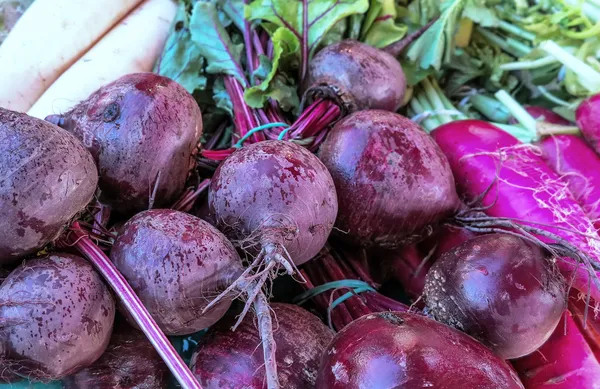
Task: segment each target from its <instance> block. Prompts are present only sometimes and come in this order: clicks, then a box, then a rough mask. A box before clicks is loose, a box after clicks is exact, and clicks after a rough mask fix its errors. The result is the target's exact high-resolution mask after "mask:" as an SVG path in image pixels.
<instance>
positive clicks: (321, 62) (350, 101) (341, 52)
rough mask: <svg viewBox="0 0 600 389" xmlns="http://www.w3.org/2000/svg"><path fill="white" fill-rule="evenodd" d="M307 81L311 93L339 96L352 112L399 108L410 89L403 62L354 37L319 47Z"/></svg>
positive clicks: (311, 94) (313, 94) (308, 93)
mask: <svg viewBox="0 0 600 389" xmlns="http://www.w3.org/2000/svg"><path fill="white" fill-rule="evenodd" d="M306 84H307V86H308V90H307V95H308V96H309V97H311V96H312V97H317V96H319V95H320V94H324V95H325V96H327V95H333V96H336V98H338V99H339V100H340V101H341V102H342V103H343V104H344V106H345V107H346V108H347V109H348V111H350V112H353V111H356V110H363V109H382V110H386V111H391V112H395V111H397V110H398V108H400V106H401V104H402V102H403V100H404V94H405V93H406V79H405V76H404V71H403V70H402V66H400V62H398V60H397V59H396V58H394V57H393V56H392V55H390V54H388V53H386V52H384V51H382V50H379V49H376V48H374V47H372V46H369V45H366V44H364V43H361V42H358V41H353V40H345V41H341V42H338V43H334V44H332V45H329V46H327V47H325V48H323V49H322V50H321V51H319V52H318V53H317V55H315V57H314V58H313V59H312V61H311V62H310V64H309V68H308V77H307V81H306Z"/></svg>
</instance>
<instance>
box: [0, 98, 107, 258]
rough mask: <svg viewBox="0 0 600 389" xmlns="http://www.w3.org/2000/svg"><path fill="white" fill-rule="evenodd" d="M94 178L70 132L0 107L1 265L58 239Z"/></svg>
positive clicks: (81, 205) (89, 162) (91, 190)
mask: <svg viewBox="0 0 600 389" xmlns="http://www.w3.org/2000/svg"><path fill="white" fill-rule="evenodd" d="M97 183H98V173H97V169H96V165H95V164H94V160H93V158H92V156H91V155H90V153H89V152H88V151H87V150H86V149H85V148H84V147H83V145H82V144H81V143H80V142H79V141H78V140H77V139H76V138H75V137H74V136H72V135H71V134H69V133H68V132H66V131H65V130H63V129H61V128H58V127H56V126H54V125H52V124H50V123H48V122H45V121H43V120H39V119H36V118H33V117H30V116H27V115H25V114H22V113H17V112H13V111H9V110H6V109H3V108H0V229H1V230H2V233H1V234H0V265H2V264H7V263H14V262H15V261H16V260H18V259H19V258H21V257H23V256H26V255H28V254H33V253H35V252H36V251H37V250H39V249H41V248H42V247H43V246H45V245H46V244H48V243H50V242H52V241H53V240H55V239H56V238H58V236H59V235H60V234H61V233H62V232H63V230H64V228H65V227H66V226H67V225H68V223H69V221H70V220H71V219H72V218H73V217H74V216H75V215H77V213H79V212H81V211H82V210H83V209H84V208H85V206H86V205H87V204H88V203H89V202H90V200H91V199H92V197H93V195H94V191H95V190H96V185H97Z"/></svg>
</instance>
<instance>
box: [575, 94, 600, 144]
mask: <svg viewBox="0 0 600 389" xmlns="http://www.w3.org/2000/svg"><path fill="white" fill-rule="evenodd" d="M599 109H600V94H597V95H594V96H592V97H588V98H587V99H586V100H584V101H583V102H582V103H581V104H580V105H579V107H577V111H575V117H576V118H577V127H579V129H580V130H581V133H582V134H583V136H584V138H585V140H586V141H587V142H588V143H589V144H590V145H591V146H592V148H593V149H594V150H595V151H596V153H597V154H600V115H598V112H599Z"/></svg>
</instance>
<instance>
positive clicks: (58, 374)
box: [0, 253, 115, 381]
mask: <svg viewBox="0 0 600 389" xmlns="http://www.w3.org/2000/svg"><path fill="white" fill-rule="evenodd" d="M114 316H115V302H114V299H113V297H112V295H111V294H110V292H109V290H108V287H107V286H106V285H104V283H103V281H102V279H101V278H100V276H99V275H98V274H97V273H96V272H95V270H94V269H93V268H92V265H90V264H89V263H88V262H87V261H85V260H84V259H82V258H80V257H77V256H75V255H71V254H63V253H54V254H50V255H48V256H46V257H42V258H37V259H33V260H30V261H26V262H25V263H23V264H22V265H20V266H19V267H17V268H16V269H15V270H14V271H13V272H12V273H11V274H10V275H9V276H8V278H7V279H6V280H5V281H4V283H2V285H1V286H0V360H1V365H2V366H3V367H4V368H5V369H7V370H8V372H10V373H14V374H18V375H19V376H21V377H26V378H29V379H30V380H33V381H51V380H57V379H61V378H63V377H65V376H67V375H69V374H72V373H74V372H76V371H78V370H79V369H82V368H85V367H87V366H89V365H91V364H92V363H93V362H94V361H96V360H97V359H98V358H99V357H100V356H101V355H102V353H103V352H104V350H105V349H106V347H107V345H108V342H109V340H110V335H111V332H112V327H113V321H114Z"/></svg>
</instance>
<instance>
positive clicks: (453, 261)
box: [424, 234, 566, 359]
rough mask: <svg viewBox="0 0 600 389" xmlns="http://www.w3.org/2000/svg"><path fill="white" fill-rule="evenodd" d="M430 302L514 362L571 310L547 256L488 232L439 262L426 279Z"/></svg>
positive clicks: (442, 317) (432, 309) (445, 318)
mask: <svg viewBox="0 0 600 389" xmlns="http://www.w3.org/2000/svg"><path fill="white" fill-rule="evenodd" d="M424 295H425V303H426V304H427V307H428V311H429V313H430V314H431V315H432V316H433V317H434V318H435V319H436V320H438V321H441V322H443V323H446V324H448V325H451V326H453V327H455V328H457V329H459V330H461V331H463V332H466V333H467V334H469V335H471V336H473V337H474V338H475V339H477V340H479V341H481V342H482V343H483V344H484V345H486V346H488V347H489V348H490V349H492V350H493V351H494V352H495V353H496V354H497V355H499V356H500V357H502V358H503V359H514V358H519V357H522V356H524V355H527V354H529V353H531V352H533V351H535V350H536V349H537V348H539V347H540V346H541V345H542V344H543V343H544V342H545V341H546V340H547V339H548V338H549V337H550V335H552V332H553V331H554V329H555V328H556V326H557V324H558V322H559V321H560V318H561V317H562V313H563V312H564V311H565V309H566V303H565V301H566V288H565V285H564V282H563V280H562V277H561V276H560V275H559V274H557V271H556V270H555V268H554V266H553V265H552V264H551V263H550V260H549V259H547V258H546V256H545V253H544V252H543V251H542V250H541V249H540V248H539V247H537V246H534V245H533V244H532V243H530V242H527V241H525V240H523V239H521V238H518V237H516V236H513V235H507V234H488V235H482V236H479V237H476V238H473V239H471V240H469V241H467V242H465V243H463V244H461V245H459V246H457V247H455V248H454V249H452V250H450V251H449V252H447V253H445V254H444V255H442V256H441V258H439V259H438V260H437V261H436V262H435V264H434V265H433V266H432V267H431V269H430V270H429V273H427V276H426V278H425V289H424Z"/></svg>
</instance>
